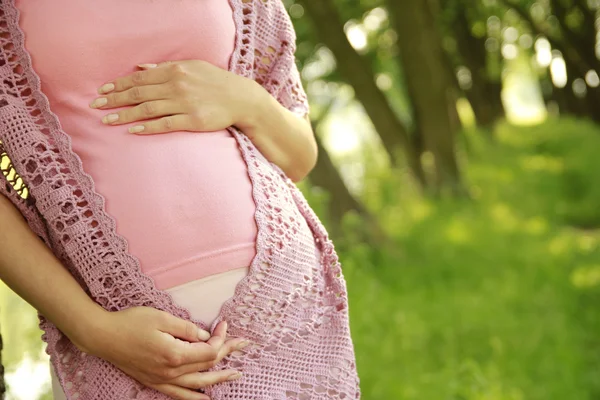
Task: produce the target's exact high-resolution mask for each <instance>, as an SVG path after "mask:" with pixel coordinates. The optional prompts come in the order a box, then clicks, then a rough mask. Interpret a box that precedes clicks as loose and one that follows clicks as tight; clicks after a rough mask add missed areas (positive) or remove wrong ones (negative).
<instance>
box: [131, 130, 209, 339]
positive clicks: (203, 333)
mask: <svg viewBox="0 0 600 400" xmlns="http://www.w3.org/2000/svg"><path fill="white" fill-rule="evenodd" d="M134 128H136V127H135V126H134ZM142 128H143V126H142ZM131 129H133V128H130V129H129V132H131ZM142 130H143V129H142ZM137 132H141V131H137ZM137 132H131V133H137ZM198 339H200V340H202V341H206V340H208V339H210V333H208V332H206V331H205V330H203V329H198Z"/></svg>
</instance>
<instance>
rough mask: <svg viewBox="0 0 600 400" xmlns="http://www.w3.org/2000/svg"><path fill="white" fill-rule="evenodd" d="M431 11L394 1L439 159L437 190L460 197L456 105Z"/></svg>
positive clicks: (415, 97)
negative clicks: (456, 150) (456, 143)
mask: <svg viewBox="0 0 600 400" xmlns="http://www.w3.org/2000/svg"><path fill="white" fill-rule="evenodd" d="M431 7H432V6H431V4H430V2H429V1H426V0H405V1H403V2H396V1H393V0H388V9H389V10H390V15H391V17H392V21H393V23H394V27H395V29H396V31H397V33H398V43H399V47H400V54H401V59H402V66H403V69H404V72H405V74H406V76H407V79H406V85H407V87H408V92H409V93H410V97H411V100H412V104H413V109H414V113H415V119H416V122H417V125H418V127H419V132H420V133H421V135H422V136H423V141H424V145H425V148H426V149H427V150H428V151H430V152H431V154H432V155H433V157H434V162H435V179H434V189H435V191H436V193H438V194H439V193H441V192H448V193H451V194H454V195H455V194H460V193H462V192H463V189H462V185H461V178H460V172H459V168H458V163H457V161H456V152H455V136H456V134H457V129H458V126H457V123H456V121H457V120H458V116H457V111H456V99H455V96H454V92H453V84H452V82H451V81H450V78H449V75H448V71H447V65H448V62H447V58H446V54H445V53H444V50H443V48H442V42H441V37H440V33H439V31H438V27H437V25H436V18H435V16H434V14H433V11H432V8H431Z"/></svg>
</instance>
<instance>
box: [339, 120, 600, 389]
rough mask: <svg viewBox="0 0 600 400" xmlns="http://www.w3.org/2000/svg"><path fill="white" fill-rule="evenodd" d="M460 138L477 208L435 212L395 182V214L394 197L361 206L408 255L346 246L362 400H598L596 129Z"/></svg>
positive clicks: (454, 205) (546, 128)
mask: <svg viewBox="0 0 600 400" xmlns="http://www.w3.org/2000/svg"><path fill="white" fill-rule="evenodd" d="M466 136H467V139H468V140H469V143H470V154H469V163H468V167H467V168H466V170H465V175H466V179H465V180H466V181H467V185H468V187H469V190H470V191H471V193H472V194H473V198H474V199H473V200H455V201H448V200H445V201H439V202H430V201H427V200H423V199H422V198H419V197H417V196H414V195H412V194H411V191H410V190H406V191H404V193H403V190H402V189H401V188H399V186H398V185H399V184H400V183H401V182H399V181H395V180H394V179H391V180H390V179H388V181H387V182H385V183H384V184H383V186H386V185H387V186H391V187H394V188H395V189H396V191H397V192H399V195H398V196H399V198H400V201H398V200H393V199H392V200H390V202H389V204H382V203H381V195H380V192H384V193H387V192H389V191H390V189H389V187H387V188H386V187H382V188H380V192H377V191H373V190H369V195H368V196H371V197H377V198H376V199H370V198H369V197H367V198H365V201H366V202H367V203H371V204H373V203H376V204H378V206H379V208H378V209H377V212H376V213H377V214H379V216H380V217H381V220H382V221H384V222H385V224H386V229H387V231H388V232H390V233H391V234H392V235H393V236H394V237H395V239H396V242H397V244H398V246H399V247H400V248H401V253H402V254H401V255H400V256H395V257H392V256H386V255H385V254H380V253H378V252H377V250H376V249H375V250H374V249H368V248H366V247H365V246H361V245H360V243H344V242H343V241H342V243H341V245H340V246H338V247H340V253H341V259H342V261H343V264H344V267H345V276H346V280H347V282H348V288H349V293H350V302H351V304H350V312H351V327H352V332H353V335H354V339H355V346H356V352H357V358H358V361H357V362H358V368H359V373H360V376H361V381H362V383H361V386H362V391H363V398H364V399H366V400H379V399H381V400H383V399H386V400H389V399H398V400H408V399H420V400H430V399H431V400H437V399H442V400H450V399H452V400H521V399H523V400H524V399H527V400H554V399H556V400H565V399H569V400H593V399H599V398H600V317H599V316H600V313H598V306H600V230H598V231H597V230H595V228H597V227H599V226H600V190H599V189H598V187H600V186H598V185H597V184H596V182H595V181H596V179H597V178H598V173H599V172H600V157H598V155H597V154H595V153H596V152H597V149H600V129H599V128H598V127H595V126H593V125H589V124H587V123H584V122H581V121H572V120H561V121H550V122H548V123H546V124H543V125H540V126H537V127H533V128H531V127H529V128H517V127H513V126H509V125H500V126H499V127H498V129H497V131H496V132H495V137H496V140H495V142H494V143H491V142H489V141H487V140H486V139H484V136H482V135H481V134H480V133H478V132H467V133H466ZM377 185H381V182H378V183H377V184H375V185H374V186H377ZM351 224H352V221H350V222H349V225H351Z"/></svg>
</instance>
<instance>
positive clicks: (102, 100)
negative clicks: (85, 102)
mask: <svg viewBox="0 0 600 400" xmlns="http://www.w3.org/2000/svg"><path fill="white" fill-rule="evenodd" d="M106 103H108V99H107V98H106V97H98V98H97V99H95V100H94V101H92V102H91V103H90V107H92V108H98V107H102V106H105V105H106Z"/></svg>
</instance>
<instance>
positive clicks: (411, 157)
mask: <svg viewBox="0 0 600 400" xmlns="http://www.w3.org/2000/svg"><path fill="white" fill-rule="evenodd" d="M299 3H301V4H302V5H303V6H304V9H305V10H306V12H307V15H308V16H309V17H310V19H311V20H312V22H313V26H314V29H315V31H316V32H317V36H318V37H319V40H321V41H322V42H323V43H324V44H325V45H326V46H327V47H328V48H329V49H330V50H331V51H332V53H333V54H334V56H335V58H336V60H337V68H338V70H339V72H340V74H341V75H342V77H343V78H344V79H345V80H346V82H348V83H349V84H350V85H352V86H353V87H354V91H355V94H356V97H357V99H358V100H359V101H360V102H361V103H362V105H363V107H364V109H365V111H366V113H367V114H368V116H369V118H370V119H371V121H372V123H373V125H374V126H375V129H376V130H377V132H378V134H379V136H380V138H381V141H382V143H383V145H384V147H385V149H386V151H387V153H388V154H389V156H390V160H391V162H392V164H393V165H397V164H399V162H398V161H399V160H398V152H399V151H400V149H401V150H403V151H404V153H405V157H406V162H407V164H408V166H409V168H410V170H411V172H412V173H413V175H414V177H415V178H416V180H417V181H418V183H419V184H421V185H423V186H425V176H424V173H423V169H422V167H421V163H420V160H419V156H418V154H416V152H415V151H414V149H413V148H412V146H411V139H410V135H409V133H408V131H407V129H406V127H405V126H404V125H403V124H402V122H401V121H400V120H399V119H398V117H397V116H396V114H395V113H394V110H393V109H392V106H391V105H390V103H389V101H388V99H387V98H386V96H385V94H384V93H383V92H382V91H381V90H380V89H379V88H378V87H377V85H376V84H375V80H374V72H373V69H372V67H371V65H370V64H369V62H368V61H367V60H366V59H364V58H363V57H362V56H361V55H360V54H358V52H357V51H356V50H355V49H354V48H353V47H352V45H351V44H350V42H349V41H348V38H347V37H346V34H345V33H344V25H343V23H342V22H341V19H340V16H339V14H338V12H337V10H336V8H335V4H334V3H333V2H332V0H318V1H315V0H300V1H299Z"/></svg>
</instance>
